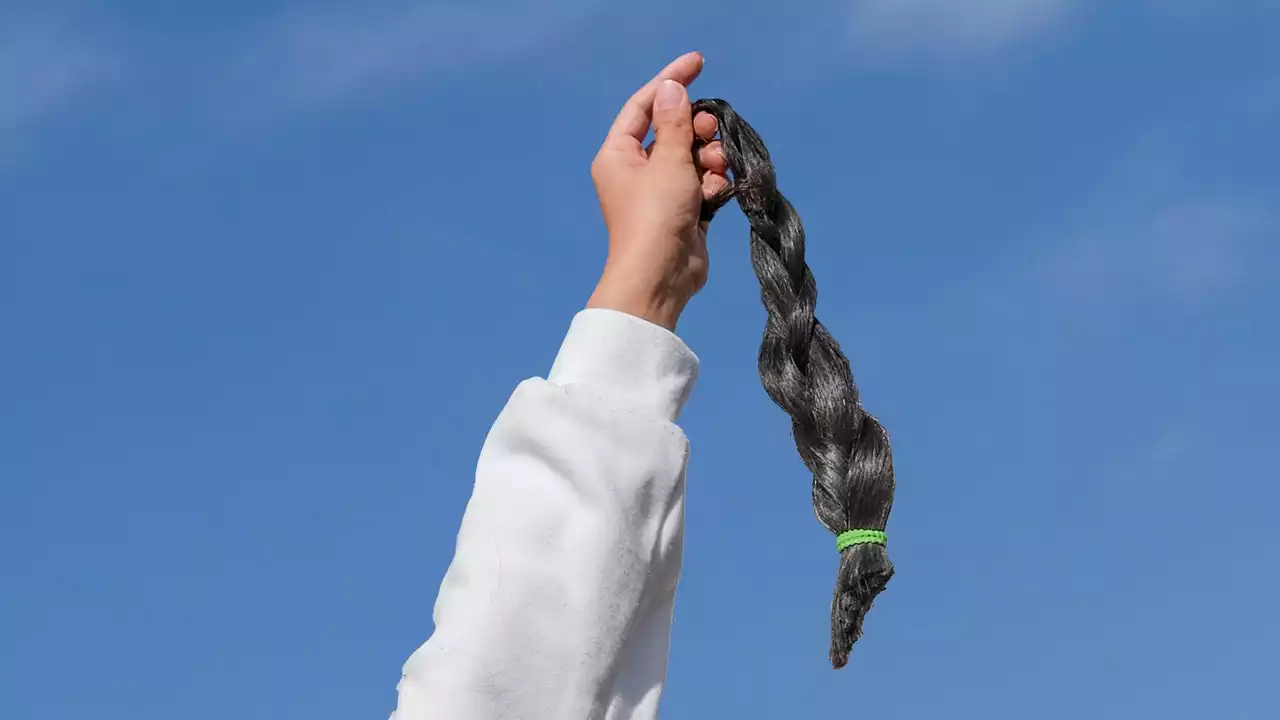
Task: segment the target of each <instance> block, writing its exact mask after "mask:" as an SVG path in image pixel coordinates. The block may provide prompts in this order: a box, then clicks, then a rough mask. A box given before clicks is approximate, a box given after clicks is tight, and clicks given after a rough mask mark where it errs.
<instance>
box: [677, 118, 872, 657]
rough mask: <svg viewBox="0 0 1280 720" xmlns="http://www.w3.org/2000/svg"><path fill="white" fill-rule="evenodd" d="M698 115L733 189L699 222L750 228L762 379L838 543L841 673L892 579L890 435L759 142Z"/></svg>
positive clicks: (835, 607) (835, 648) (834, 623)
mask: <svg viewBox="0 0 1280 720" xmlns="http://www.w3.org/2000/svg"><path fill="white" fill-rule="evenodd" d="M693 112H694V114H695V115H696V114H697V113H699V112H706V113H709V114H710V115H711V116H713V117H714V118H715V119H716V121H717V122H718V123H719V139H720V142H721V144H722V145H723V148H724V155H725V159H726V161H727V164H728V166H729V171H730V174H731V177H732V183H731V184H730V186H729V187H728V188H727V189H725V190H724V191H723V192H721V193H719V194H718V195H717V196H715V197H713V198H710V199H709V200H707V201H706V202H705V203H704V204H703V209H702V214H703V219H705V220H710V218H711V216H712V215H714V214H715V212H716V210H718V209H719V208H721V207H723V206H724V205H725V204H726V203H728V202H729V200H730V199H732V198H735V197H736V198H737V200H738V206H739V207H740V208H741V209H742V212H743V214H744V215H746V217H747V220H748V222H749V223H750V225H751V264H752V266H753V267H754V268H755V272H756V276H757V278H758V279H759V281H760V299H761V301H762V302H763V304H764V307H765V310H766V312H767V313H768V319H767V321H766V324H765V330H764V339H763V340H762V342H761V344H760V360H759V368H760V381H761V383H762V384H763V385H764V389H765V392H767V393H768V394H769V397H770V398H772V399H773V401H774V402H775V403H777V405H778V407H780V408H782V409H783V410H785V411H786V412H787V414H788V415H790V416H791V431H792V434H793V435H794V437H795V442H796V450H798V451H799V453H800V459H801V460H802V461H803V462H804V464H805V466H806V467H807V468H809V471H810V472H812V473H813V509H814V513H815V514H816V515H817V517H818V520H819V521H820V522H821V523H822V524H823V526H825V527H826V528H827V530H829V531H830V532H831V533H833V534H835V535H836V536H837V547H838V548H839V549H840V569H839V573H838V574H837V576H836V588H835V595H834V597H833V598H832V602H831V664H832V666H833V667H835V668H837V669H838V668H842V667H844V666H845V664H846V663H848V661H849V651H850V650H851V649H852V647H853V644H854V642H856V641H857V640H858V638H859V637H860V636H861V635H862V620H863V617H864V616H865V615H866V613H867V611H868V610H869V609H870V608H871V604H872V602H873V601H874V600H875V597H876V595H878V594H879V593H880V591H881V590H883V589H884V587H885V585H886V584H887V583H888V582H889V578H891V577H892V576H893V564H892V563H891V562H889V555H888V553H887V552H886V550H885V547H884V540H885V537H886V536H885V534H884V530H885V525H886V523H888V520H889V512H890V510H891V509H892V507H893V490H894V480H893V456H892V453H891V452H890V449H889V435H888V433H887V432H885V429H884V428H883V427H882V426H881V425H880V423H879V421H877V420H876V419H875V418H874V417H872V416H871V414H869V413H868V412H867V411H866V410H864V409H863V407H862V404H861V402H860V401H859V397H858V388H857V386H856V385H855V384H854V381H853V373H852V372H851V371H850V369H849V360H848V358H846V357H845V355H844V353H843V352H841V351H840V346H839V345H838V344H837V343H836V341H835V338H833V337H831V334H830V333H829V332H827V329H826V328H825V327H823V325H822V323H821V322H819V321H818V319H817V318H816V317H815V316H814V307H815V305H816V304H817V296H818V289H817V285H816V284H815V282H814V279H813V273H812V272H811V271H810V270H809V266H808V265H807V264H806V263H805V258H804V227H802V226H801V224H800V216H799V215H798V214H797V213H796V211H795V208H794V207H792V206H791V203H790V202H788V201H787V199H786V198H785V197H783V196H782V193H780V192H778V187H777V183H776V178H775V173H774V167H773V162H772V161H771V160H770V158H769V151H768V150H767V149H766V148H765V146H764V143H763V142H762V141H761V140H760V136H759V135H758V134H756V131H755V130H754V129H752V127H751V126H750V125H748V124H747V123H746V122H745V121H744V120H743V119H742V118H741V117H739V116H738V114H737V113H736V112H734V110H733V108H732V107H730V106H729V104H728V103H726V102H725V101H723V100H717V99H708V100H699V101H697V102H696V103H694V104H693Z"/></svg>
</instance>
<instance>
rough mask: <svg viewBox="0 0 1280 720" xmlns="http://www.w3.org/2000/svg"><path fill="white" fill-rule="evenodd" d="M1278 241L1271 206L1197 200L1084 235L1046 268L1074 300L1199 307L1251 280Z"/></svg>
mask: <svg viewBox="0 0 1280 720" xmlns="http://www.w3.org/2000/svg"><path fill="white" fill-rule="evenodd" d="M1277 240H1280V233H1278V227H1277V225H1276V223H1275V222H1274V218H1272V217H1271V216H1270V215H1268V214H1267V213H1266V212H1265V211H1264V210H1261V209H1258V208H1255V207H1253V206H1251V205H1248V204H1245V203H1238V202H1228V201H1215V200H1196V201H1190V202H1183V203H1177V204H1172V205H1169V206H1166V207H1165V208H1163V209H1162V210H1160V211H1159V212H1157V213H1155V214H1153V215H1152V216H1150V217H1149V218H1147V219H1146V220H1144V221H1142V222H1138V223H1132V224H1129V225H1127V226H1126V227H1123V228H1120V229H1111V230H1108V231H1095V232H1090V233H1085V234H1083V235H1081V236H1079V237H1078V238H1076V239H1075V240H1073V241H1072V242H1070V243H1068V244H1066V245H1065V246H1063V247H1061V248H1059V249H1058V251H1057V252H1056V253H1055V254H1054V255H1053V256H1052V257H1051V258H1050V260H1049V262H1048V263H1047V264H1046V268H1045V269H1046V270H1047V277H1048V279H1049V281H1050V282H1051V285H1052V287H1053V288H1054V289H1056V290H1057V291H1059V292H1061V293H1063V294H1064V295H1066V296H1068V297H1069V298H1070V299H1071V300H1073V301H1080V302H1089V301H1092V302H1095V303H1100V304H1106V305H1109V306H1112V307H1114V303H1115V302H1116V301H1117V300H1125V299H1133V298H1141V297H1146V298H1154V299H1158V300H1164V301H1175V302H1178V303H1181V304H1184V305H1187V306H1196V305H1202V304H1205V303H1207V302H1211V301H1213V300H1215V299H1217V298H1218V297H1221V296H1223V295H1225V294H1227V293H1230V292H1232V291H1233V290H1235V289H1236V288H1238V287H1239V286H1240V285H1241V284H1242V283H1244V282H1245V281H1247V280H1248V279H1249V275H1250V273H1251V272H1253V271H1254V269H1255V268H1256V267H1258V266H1264V265H1265V263H1263V262H1261V261H1262V260H1263V257H1262V255H1263V254H1264V253H1268V252H1270V248H1272V247H1274V246H1275V244H1276V243H1277Z"/></svg>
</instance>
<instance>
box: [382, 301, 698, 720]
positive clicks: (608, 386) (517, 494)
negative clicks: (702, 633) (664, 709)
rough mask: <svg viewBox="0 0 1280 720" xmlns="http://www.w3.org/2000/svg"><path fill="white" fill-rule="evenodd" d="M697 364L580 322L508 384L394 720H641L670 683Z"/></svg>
mask: <svg viewBox="0 0 1280 720" xmlns="http://www.w3.org/2000/svg"><path fill="white" fill-rule="evenodd" d="M697 370H698V359H697V357H696V356H694V354H693V353H692V352H691V351H690V350H689V349H688V348H687V347H686V346H685V344H684V343H683V342H681V341H680V340H679V338H677V337H676V336H675V335H674V334H672V333H671V332H668V331H667V330H665V329H664V328H661V327H658V326H656V325H653V324H651V323H648V322H645V321H643V320H640V319H638V318H634V317H632V316H630V315H626V314H623V313H619V312H615V311H611V310H584V311H582V312H581V313H579V314H578V316H577V317H575V318H574V320H573V323H572V325H571V327H570V329H569V333H568V335H567V336H566V338H565V340H564V344H563V345H562V346H561V349H560V353H559V355H558V356H557V358H556V361H555V364H554V365H553V367H552V369H551V372H550V374H549V375H548V378H547V379H546V380H542V379H533V380H527V381H525V382H523V383H521V384H520V386H519V387H518V388H517V389H516V391H515V393H514V394H513V395H512V396H511V399H510V400H509V401H508V403H507V406H506V408H505V409H504V410H503V411H502V413H501V415H499V417H498V419H497V422H495V423H494V426H493V428H492V430H491V431H490V432H489V436H488V438H487V439H486V440H485V444H484V448H483V449H482V450H481V453H480V461H479V465H478V467H477V470H476V482H475V488H474V490H473V492H472V495H471V500H470V502H469V503H468V505H467V510H466V514H465V516H464V517H463V520H462V527H461V530H460V531H459V533H458V542H457V547H456V550H455V554H454V558H453V562H452V564H451V565H450V566H449V570H448V572H447V573H446V574H445V577H444V582H443V583H442V585H441V587H440V594H439V597H438V598H437V599H436V605H435V615H434V619H435V633H434V634H433V635H432V636H431V638H430V639H429V640H427V642H426V644H424V645H423V646H422V647H420V648H419V649H418V650H417V651H416V652H415V653H414V654H413V656H412V657H410V658H409V660H408V662H407V663H405V666H404V674H403V677H402V678H401V680H400V685H399V704H398V707H397V709H396V712H395V713H394V714H393V715H392V718H393V720H516V719H519V720H585V719H588V718H589V719H591V720H596V719H607V720H651V719H652V718H654V717H655V716H656V714H657V706H658V697H659V695H660V694H661V692H662V685H663V681H664V678H665V676H666V670H667V651H668V646H669V644H670V635H671V619H672V603H673V601H674V599H675V591H676V582H677V580H678V578H679V575H680V562H681V552H682V547H683V541H684V495H685V491H684V473H685V464H686V462H687V460H688V454H689V443H688V441H687V440H686V438H685V436H684V433H683V432H681V430H680V429H679V428H678V427H676V426H675V425H674V424H673V423H674V421H675V420H676V418H677V416H678V415H679V413H680V410H681V408H682V407H683V405H684V403H685V401H686V400H687V399H688V396H689V392H690V391H691V390H692V387H693V383H694V380H695V378H696V376H697Z"/></svg>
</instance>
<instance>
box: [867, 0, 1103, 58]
mask: <svg viewBox="0 0 1280 720" xmlns="http://www.w3.org/2000/svg"><path fill="white" fill-rule="evenodd" d="M1078 4H1079V0H852V6H851V10H852V13H851V15H852V16H851V22H852V29H853V35H854V39H855V41H856V42H857V44H858V47H859V49H861V50H863V51H865V52H870V53H876V54H881V55H893V56H901V55H926V56H932V57H954V56H957V55H985V54H990V53H992V52H995V51H998V50H1003V49H1005V48H1007V47H1009V46H1012V45H1015V44H1018V43H1021V42H1024V41H1026V40H1029V39H1031V38H1034V37H1036V36H1039V35H1041V34H1043V33H1045V32H1047V31H1050V30H1052V29H1053V28H1054V27H1055V26H1057V25H1059V24H1061V22H1062V21H1063V20H1064V19H1065V18H1066V17H1067V15H1068V14H1069V13H1070V12H1071V11H1072V10H1073V9H1074V7H1075V6H1076V5H1078Z"/></svg>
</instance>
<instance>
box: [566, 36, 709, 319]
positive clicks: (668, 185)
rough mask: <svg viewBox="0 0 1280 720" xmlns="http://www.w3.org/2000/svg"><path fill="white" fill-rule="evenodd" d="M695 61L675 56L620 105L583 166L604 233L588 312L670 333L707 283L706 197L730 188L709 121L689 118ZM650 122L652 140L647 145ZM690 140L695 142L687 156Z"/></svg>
mask: <svg viewBox="0 0 1280 720" xmlns="http://www.w3.org/2000/svg"><path fill="white" fill-rule="evenodd" d="M701 71H702V56H701V55H699V54H698V53H688V54H686V55H683V56H681V57H679V58H677V59H676V60H675V61H674V62H672V63H671V64H670V65H668V66H667V67H666V68H665V69H663V71H662V72H660V73H658V76H657V77H655V78H654V79H653V80H651V81H649V83H648V84H646V85H645V86H644V87H642V88H640V90H639V91H637V92H636V94H635V95H633V96H632V97H631V99H630V100H628V101H627V103H626V105H625V106H623V108H622V112H621V113H619V114H618V118H617V120H615V121H614V123H613V127H612V128H611V129H610V130H609V135H608V137H606V138H605V141H604V146H603V147H601V148H600V152H599V153H598V154H597V155H596V159H595V162H593V163H592V165H591V177H592V179H593V180H594V181H595V185H596V194H597V195H598V196H599V197H600V209H601V211H602V212H603V213H604V222H605V227H606V228H607V229H608V231H609V257H608V260H607V261H606V262H605V268H604V273H603V275H602V276H601V278H600V282H599V284H598V285H597V286H596V289H595V292H594V293H592V295H591V299H590V300H589V301H588V302H587V307H593V308H609V309H613V310H619V311H621V312H625V313H628V314H630V315H634V316H636V317H639V318H643V319H645V320H648V321H650V322H652V323H655V324H658V325H661V326H663V327H665V328H667V329H669V330H674V329H675V327H676V322H677V321H678V320H679V318H680V313H681V312H683V311H684V308H685V305H686V304H688V302H689V300H690V298H692V297H693V295H694V294H695V293H696V292H698V291H699V290H701V289H702V286H703V285H704V284H706V282H707V263H708V259H707V224H706V223H705V222H700V221H699V215H700V211H701V208H702V201H703V199H704V198H709V197H711V196H712V195H714V194H715V193H717V192H719V191H720V190H722V189H724V188H725V187H728V185H729V180H728V178H727V177H726V174H725V173H726V165H725V159H724V153H723V151H722V150H721V147H720V143H719V141H715V140H714V138H715V134H716V121H715V118H713V117H711V116H710V115H708V114H706V113H699V114H698V116H697V117H696V118H694V117H691V114H692V109H691V107H690V104H689V94H688V90H687V89H686V86H688V85H689V84H690V83H692V82H693V80H694V78H696V77H697V76H698V73H700V72H701ZM650 123H652V124H653V126H654V143H653V145H652V146H651V147H650V148H645V147H644V145H643V143H644V138H645V135H646V134H647V133H648V131H649V125H650ZM695 135H696V136H697V138H698V139H699V140H701V141H702V144H701V147H699V148H698V152H697V156H696V158H695V155H694V137H695Z"/></svg>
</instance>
